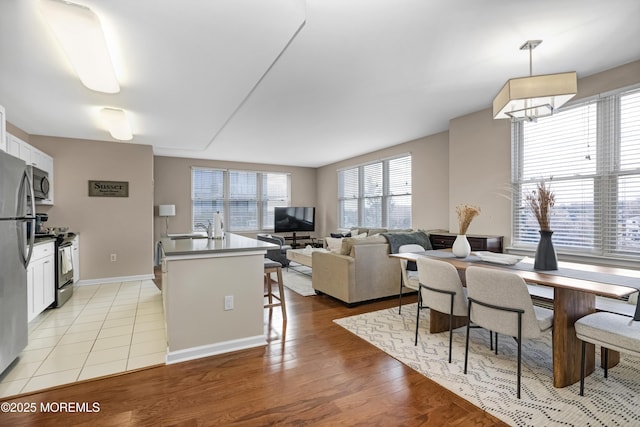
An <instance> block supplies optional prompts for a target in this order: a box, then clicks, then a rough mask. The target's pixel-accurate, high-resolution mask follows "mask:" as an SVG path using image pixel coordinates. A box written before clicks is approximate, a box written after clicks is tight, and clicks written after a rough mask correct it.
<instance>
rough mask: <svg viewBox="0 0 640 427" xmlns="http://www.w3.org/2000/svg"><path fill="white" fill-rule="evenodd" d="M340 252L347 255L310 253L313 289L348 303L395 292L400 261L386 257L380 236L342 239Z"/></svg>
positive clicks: (386, 252)
mask: <svg viewBox="0 0 640 427" xmlns="http://www.w3.org/2000/svg"><path fill="white" fill-rule="evenodd" d="M342 253H348V255H341V254H337V253H333V252H326V253H323V252H314V253H313V255H312V265H313V273H312V282H313V288H314V289H315V290H316V291H317V292H319V293H324V294H327V295H330V296H332V297H334V298H337V299H339V300H340V301H344V302H345V303H347V304H350V305H351V304H356V303H359V302H363V301H368V300H372V299H377V298H384V297H388V296H392V295H397V294H398V292H399V289H400V261H399V260H398V259H395V258H390V257H389V244H388V243H387V240H386V239H385V238H384V237H383V236H380V235H378V236H372V237H367V238H363V239H345V242H344V243H343V247H342Z"/></svg>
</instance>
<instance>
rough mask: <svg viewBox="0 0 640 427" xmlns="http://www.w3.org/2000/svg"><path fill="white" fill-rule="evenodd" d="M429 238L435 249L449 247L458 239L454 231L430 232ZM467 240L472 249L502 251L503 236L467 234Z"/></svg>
mask: <svg viewBox="0 0 640 427" xmlns="http://www.w3.org/2000/svg"><path fill="white" fill-rule="evenodd" d="M429 240H431V246H432V247H433V249H449V248H450V247H452V246H453V242H454V241H455V240H456V235H455V234H453V233H430V234H429ZM467 240H468V241H469V244H470V245H471V250H472V251H491V252H499V253H502V250H503V240H504V237H503V236H484V235H480V234H467Z"/></svg>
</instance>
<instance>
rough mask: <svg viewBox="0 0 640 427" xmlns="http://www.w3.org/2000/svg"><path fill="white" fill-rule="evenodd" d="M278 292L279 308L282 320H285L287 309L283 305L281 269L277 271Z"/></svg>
mask: <svg viewBox="0 0 640 427" xmlns="http://www.w3.org/2000/svg"><path fill="white" fill-rule="evenodd" d="M276 273H277V276H278V292H279V293H280V298H279V299H280V308H281V309H282V320H287V308H286V306H285V303H284V281H283V280H282V268H278V270H277V272H276Z"/></svg>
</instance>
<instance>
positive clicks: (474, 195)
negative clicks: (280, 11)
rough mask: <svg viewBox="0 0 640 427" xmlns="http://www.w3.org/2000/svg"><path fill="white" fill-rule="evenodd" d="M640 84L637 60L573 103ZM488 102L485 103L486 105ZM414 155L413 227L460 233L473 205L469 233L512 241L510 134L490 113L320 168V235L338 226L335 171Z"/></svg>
mask: <svg viewBox="0 0 640 427" xmlns="http://www.w3.org/2000/svg"><path fill="white" fill-rule="evenodd" d="M638 83H640V61H636V62H632V63H630V64H626V65H622V66H620V67H616V68H613V69H611V70H607V71H604V72H602V73H598V74H594V75H592V76H588V77H585V78H581V79H579V80H578V95H577V96H576V98H575V99H576V100H578V99H581V98H585V97H590V96H593V95H597V94H599V93H604V92H608V91H611V90H614V89H617V88H621V87H626V86H630V85H634V84H638ZM490 102H491V100H490V99H488V100H487V106H489V104H490ZM403 152H412V153H413V164H412V175H413V209H412V215H413V228H424V229H436V228H443V229H449V230H450V231H451V232H454V233H456V232H457V231H458V218H457V215H456V211H455V208H456V206H457V205H460V204H465V203H467V204H473V205H477V206H479V207H480V208H481V210H482V212H481V214H480V216H478V217H477V218H476V219H474V221H473V222H472V223H471V226H470V227H469V233H470V234H496V235H501V236H505V245H509V244H510V242H511V201H510V189H509V185H510V182H511V130H510V123H509V121H508V120H494V119H493V118H492V113H491V109H490V108H487V109H485V110H481V111H477V112H475V113H472V114H468V115H465V116H462V117H457V118H453V119H452V120H451V121H450V123H449V132H445V133H441V134H437V135H431V136H427V137H424V138H421V139H418V140H415V141H411V142H407V143H404V144H400V145H397V146H394V147H390V148H388V149H385V150H381V151H377V152H373V153H369V154H366V155H363V156H358V157H354V158H351V159H348V160H344V161H341V162H338V163H334V164H331V165H328V166H325V167H322V168H319V169H318V184H317V185H318V203H317V205H318V206H319V207H320V211H321V212H322V216H323V221H324V222H323V224H324V229H323V233H324V234H325V235H326V233H329V232H331V231H333V230H335V229H336V228H337V226H338V224H337V212H338V207H337V192H338V185H337V176H336V175H337V174H336V171H337V169H339V168H344V167H348V166H354V165H358V164H362V163H366V162H369V161H372V160H376V159H380V158H384V157H388V156H392V155H395V154H401V153H403Z"/></svg>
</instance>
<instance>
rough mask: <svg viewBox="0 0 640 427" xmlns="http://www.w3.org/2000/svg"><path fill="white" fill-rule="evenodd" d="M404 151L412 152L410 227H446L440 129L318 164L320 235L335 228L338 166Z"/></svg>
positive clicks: (445, 151) (444, 149) (444, 141)
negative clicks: (400, 142)
mask: <svg viewBox="0 0 640 427" xmlns="http://www.w3.org/2000/svg"><path fill="white" fill-rule="evenodd" d="M403 153H411V180H412V183H413V198H412V208H411V216H412V222H413V228H416V229H418V228H421V229H426V230H429V229H440V228H447V227H448V217H447V206H448V205H449V172H448V170H449V133H448V132H442V133H439V134H436V135H431V136H428V137H425V138H420V139H416V140H414V141H410V142H406V143H404V144H399V145H396V146H393V147H390V148H386V149H384V150H379V151H374V152H372V153H369V154H365V155H362V156H358V157H354V158H351V159H348V160H344V161H341V162H337V163H333V164H330V165H327V166H324V167H322V168H319V169H318V184H317V187H318V203H317V205H318V208H319V211H318V212H316V215H317V216H319V217H320V219H321V224H322V229H321V233H322V235H323V236H327V235H328V233H330V232H333V231H335V230H336V229H337V228H338V179H337V171H338V169H342V168H346V167H351V166H356V165H360V164H363V163H367V162H371V161H374V160H379V159H384V158H387V157H392V156H396V155H399V154H403Z"/></svg>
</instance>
